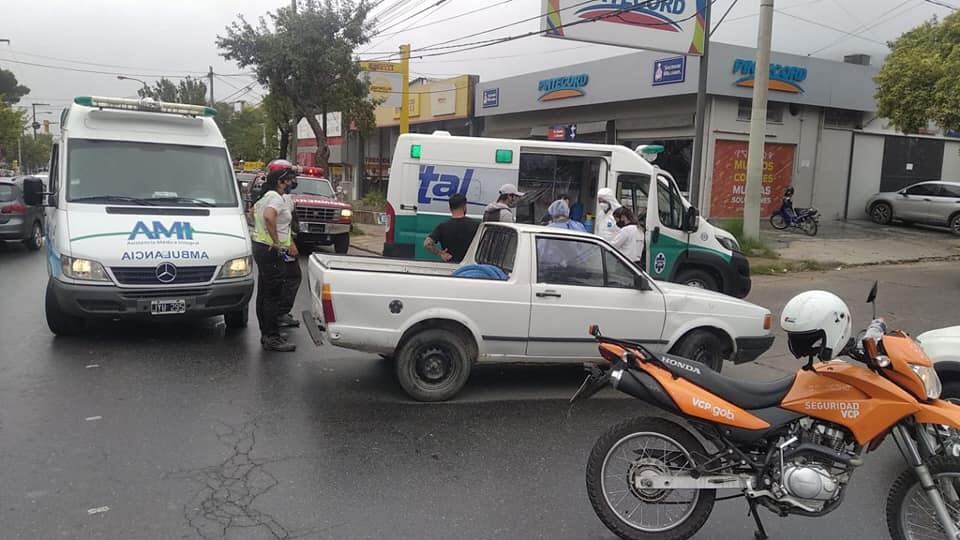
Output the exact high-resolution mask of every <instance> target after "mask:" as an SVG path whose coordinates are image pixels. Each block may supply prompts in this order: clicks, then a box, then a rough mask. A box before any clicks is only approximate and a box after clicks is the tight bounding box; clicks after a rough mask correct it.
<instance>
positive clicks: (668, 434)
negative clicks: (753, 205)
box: [571, 285, 960, 540]
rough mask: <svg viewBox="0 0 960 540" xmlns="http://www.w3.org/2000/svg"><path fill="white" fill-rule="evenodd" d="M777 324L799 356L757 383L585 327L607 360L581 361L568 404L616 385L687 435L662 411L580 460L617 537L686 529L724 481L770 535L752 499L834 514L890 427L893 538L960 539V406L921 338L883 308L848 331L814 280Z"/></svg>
mask: <svg viewBox="0 0 960 540" xmlns="http://www.w3.org/2000/svg"><path fill="white" fill-rule="evenodd" d="M870 296H871V298H870V300H871V301H872V300H873V299H874V298H875V296H876V285H874V289H873V290H872V291H871V295H870ZM781 325H782V326H783V327H784V329H785V330H786V331H787V334H788V339H789V345H790V350H791V352H792V353H793V354H794V356H796V357H797V358H798V359H806V364H805V365H804V366H803V368H801V369H800V370H799V371H798V372H797V373H796V374H795V375H792V376H789V377H786V378H784V379H780V380H776V381H770V382H761V383H756V382H747V381H742V380H738V379H731V378H728V377H725V376H723V375H720V374H719V373H716V372H715V371H713V370H710V369H708V368H707V367H706V366H704V365H702V364H699V363H697V362H694V361H691V360H687V359H685V358H679V357H675V356H670V355H656V354H654V353H652V352H651V351H649V350H648V349H647V348H645V347H644V346H643V345H642V344H639V343H636V342H632V341H627V340H621V339H613V338H608V337H605V336H603V335H602V334H601V333H600V329H599V328H598V327H596V326H593V327H591V328H590V333H591V335H593V336H594V338H595V339H596V340H597V342H598V343H599V350H600V354H601V356H602V357H603V358H604V359H605V360H606V361H607V362H608V363H609V364H608V365H605V366H604V367H602V368H601V367H598V366H593V367H591V368H589V370H590V374H589V375H588V376H587V379H586V380H585V381H584V383H583V385H581V387H580V389H579V390H577V393H576V394H575V395H574V397H573V398H572V399H571V402H575V401H578V400H582V399H587V398H589V397H590V396H592V395H593V394H595V393H596V392H598V391H599V390H600V389H602V388H604V387H606V386H613V387H614V388H616V389H618V390H620V391H621V392H624V393H626V394H629V395H631V396H633V397H635V398H638V399H641V400H643V401H645V402H647V403H649V404H651V405H654V406H656V407H658V408H661V409H663V410H666V411H669V412H671V413H673V414H676V415H678V416H680V417H682V418H683V419H684V420H686V421H687V423H688V425H689V426H690V427H692V429H693V430H694V431H695V432H696V434H697V435H695V434H694V433H693V432H691V430H690V429H688V428H687V427H684V425H681V424H680V423H677V422H676V421H673V420H669V419H666V418H659V417H638V418H634V419H631V420H627V421H625V422H622V423H620V424H618V425H616V426H613V427H612V428H610V429H609V430H608V431H607V432H606V433H605V434H604V435H603V436H601V437H600V439H599V440H598V441H597V442H596V444H595V445H594V447H593V451H592V452H591V454H590V458H589V462H588V464H587V474H586V483H587V491H588V495H589V498H590V502H591V504H592V506H593V508H594V510H595V512H596V513H597V516H598V517H599V518H600V520H601V521H602V522H603V523H604V524H605V525H606V526H607V527H608V528H609V529H610V530H611V531H613V532H614V533H616V534H617V535H618V536H620V537H621V538H624V539H631V540H636V539H653V538H658V539H685V538H690V537H691V536H693V535H694V534H695V533H696V532H697V531H698V530H699V529H700V528H701V527H702V526H703V525H704V523H705V522H706V521H707V518H708V517H709V515H710V512H711V510H712V509H713V504H714V502H715V501H716V500H720V499H718V497H717V490H718V489H729V490H736V491H739V492H740V493H739V494H737V495H733V497H745V498H746V502H747V505H748V507H749V510H750V514H751V515H752V516H753V518H754V521H755V524H756V527H757V533H756V538H760V539H762V538H766V533H765V531H764V528H763V524H762V523H761V521H760V517H759V515H758V513H757V508H758V506H764V507H765V508H767V509H769V510H770V511H772V512H773V513H775V514H777V515H778V516H781V517H784V516H787V515H791V514H796V515H803V516H811V517H818V516H823V515H826V514H827V513H830V512H832V511H833V510H835V509H836V508H837V507H839V506H840V503H841V502H842V501H843V498H844V494H845V492H846V489H847V485H848V483H849V482H850V480H851V478H852V475H853V473H854V471H855V470H856V469H857V468H858V467H859V466H861V465H862V464H863V463H864V459H865V456H866V454H868V453H870V452H872V451H873V450H876V449H877V447H879V446H880V444H881V443H882V442H883V441H884V439H886V438H887V437H888V436H892V437H893V439H894V440H895V441H896V443H897V447H898V449H899V450H900V452H901V454H902V455H903V457H904V459H905V460H906V462H907V464H908V465H909V467H908V468H907V469H905V470H904V471H903V472H902V473H901V474H900V475H899V476H898V478H897V479H896V481H895V482H894V484H893V487H892V488H891V490H890V493H889V495H888V497H887V507H886V518H887V525H888V529H889V531H890V534H891V536H892V537H893V538H894V539H896V540H900V539H907V538H918V537H921V538H951V539H956V538H960V529H958V520H960V459H958V458H956V457H950V456H955V455H957V454H955V453H953V451H952V450H955V449H956V448H950V445H955V443H954V442H953V438H952V437H951V434H950V433H951V432H952V433H955V431H954V430H955V429H960V406H957V405H954V404H952V403H948V402H946V401H943V400H940V399H938V398H939V395H940V390H941V387H940V380H939V379H938V377H937V373H936V371H935V370H934V369H933V364H932V362H931V361H930V359H929V358H927V357H926V355H925V354H924V353H923V351H922V350H921V349H920V348H919V347H918V346H917V343H916V342H915V341H914V340H913V339H911V338H910V337H909V336H908V335H907V334H905V333H903V332H901V331H893V332H888V330H887V328H886V324H885V323H884V322H883V320H882V319H875V320H874V321H873V322H872V323H871V324H870V326H869V328H868V329H867V330H865V331H864V332H862V333H861V334H860V336H858V337H857V338H856V339H849V336H850V333H851V332H850V330H851V321H850V312H849V309H848V308H847V306H846V305H845V304H844V303H843V301H842V300H840V299H839V298H837V297H836V296H834V295H832V294H830V293H827V292H824V291H808V292H806V293H802V294H800V295H798V296H797V297H795V298H794V299H792V300H791V301H790V302H789V303H788V304H787V306H786V307H785V308H784V312H783V314H782V316H781ZM841 355H844V356H848V357H849V358H851V359H852V360H854V361H855V362H845V361H841V360H836V359H835V358H837V357H839V356H841ZM701 439H705V440H707V441H709V443H710V445H711V446H712V447H713V448H714V449H712V450H707V449H706V448H705V447H704V445H703V444H701V442H700V440H701ZM733 497H725V498H733Z"/></svg>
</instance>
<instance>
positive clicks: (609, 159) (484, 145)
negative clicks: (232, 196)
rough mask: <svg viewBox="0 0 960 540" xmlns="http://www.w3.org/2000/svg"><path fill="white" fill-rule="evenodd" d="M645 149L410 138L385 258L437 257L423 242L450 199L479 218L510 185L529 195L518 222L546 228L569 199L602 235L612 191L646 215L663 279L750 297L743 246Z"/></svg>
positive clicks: (397, 155)
mask: <svg viewBox="0 0 960 540" xmlns="http://www.w3.org/2000/svg"><path fill="white" fill-rule="evenodd" d="M641 150H643V152H644V153H641V152H639V151H633V150H631V149H629V148H627V147H625V146H619V145H606V144H585V143H573V142H552V141H539V140H513V139H489V138H482V137H454V136H450V135H449V134H447V133H442V132H439V133H435V134H433V135H426V134H423V135H421V134H405V135H401V136H400V138H399V139H398V141H397V145H396V149H395V151H394V156H393V162H392V163H391V168H390V182H389V186H388V189H387V205H386V214H387V232H386V243H385V244H384V255H386V256H393V257H402V258H417V259H435V257H434V256H433V255H431V254H429V253H428V252H427V251H426V250H424V249H423V240H424V238H425V237H426V236H427V235H428V234H429V233H430V231H432V230H433V228H434V227H435V226H436V225H437V224H438V223H440V222H441V221H443V220H445V219H447V218H448V217H449V215H450V210H449V207H448V204H447V201H448V200H449V198H450V195H453V194H454V193H462V194H464V195H466V196H467V200H468V211H467V214H468V215H469V216H471V217H475V218H478V219H479V218H481V217H482V214H483V208H484V207H485V206H486V205H487V204H489V203H491V202H493V201H495V200H496V199H497V194H498V190H499V188H500V186H501V185H503V184H507V183H511V184H515V185H518V186H519V190H520V191H521V192H523V193H524V196H523V197H522V198H521V199H520V201H519V203H518V205H517V207H516V208H515V209H514V213H515V215H516V218H517V221H518V222H520V223H539V222H540V221H541V219H542V218H543V216H545V215H546V213H547V206H549V205H550V203H551V202H553V201H554V200H555V199H556V198H557V197H558V196H559V195H560V194H561V193H562V194H566V195H567V196H569V197H570V200H571V204H572V205H573V207H574V208H573V209H572V211H571V218H574V219H578V220H579V221H581V222H583V223H584V224H585V225H586V226H587V230H588V231H591V232H593V231H595V227H596V225H597V224H596V220H595V216H597V215H598V214H599V207H598V202H597V191H598V190H599V189H600V188H604V187H607V188H610V189H613V190H614V193H616V195H617V198H618V199H619V201H620V202H621V203H622V204H623V205H624V206H629V207H630V208H631V209H632V210H634V212H635V213H636V214H637V215H638V216H644V215H645V216H646V218H645V226H646V230H647V236H646V246H647V247H646V261H645V262H646V268H647V272H648V273H649V274H650V275H651V276H652V277H653V278H654V279H659V280H663V281H673V282H677V283H683V284H687V285H691V286H696V287H702V288H706V289H711V290H714V291H720V292H723V293H726V294H729V295H731V296H736V297H739V298H743V297H745V296H746V295H747V294H748V293H749V292H750V264H749V262H748V261H747V258H746V257H745V256H744V255H743V254H742V253H741V252H740V246H739V244H738V243H737V241H736V239H735V238H734V237H733V235H731V234H730V233H728V232H727V231H724V230H723V229H720V228H718V227H715V226H713V225H711V224H710V223H708V222H707V221H706V220H704V219H703V218H702V217H700V214H699V212H698V211H697V209H696V208H695V207H693V205H692V204H690V202H689V201H687V200H686V199H685V198H684V197H683V195H682V194H681V193H680V190H679V189H678V188H677V185H676V182H675V181H674V180H673V177H672V176H670V174H669V173H667V172H666V171H663V170H661V169H659V168H657V167H656V166H654V165H653V164H652V163H651V162H650V161H648V159H650V160H653V159H654V157H653V154H655V152H656V150H658V149H657V148H654V147H646V148H644V149H641ZM644 155H646V156H648V159H645V158H644V157H643V156H644ZM654 179H656V180H655V181H654ZM574 214H576V215H574Z"/></svg>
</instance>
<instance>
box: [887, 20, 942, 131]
mask: <svg viewBox="0 0 960 540" xmlns="http://www.w3.org/2000/svg"><path fill="white" fill-rule="evenodd" d="M890 48H891V50H892V52H891V53H890V55H889V56H888V57H887V59H886V61H885V63H884V65H883V67H882V68H881V70H880V73H879V74H878V75H877V76H876V78H875V79H874V80H875V81H876V83H877V87H878V88H877V95H876V98H877V110H878V113H879V114H880V115H881V116H883V117H885V118H889V119H890V120H891V122H893V124H894V125H895V126H896V127H897V128H899V129H900V130H902V131H904V132H905V133H916V132H917V131H918V130H919V129H920V128H923V127H926V126H927V123H928V122H929V121H930V120H933V121H934V122H936V123H937V125H939V126H940V127H942V128H944V129H957V128H960V94H958V92H957V88H960V86H958V85H960V12H958V13H953V14H951V15H949V16H948V17H946V18H945V19H943V20H942V21H939V20H937V19H932V20H930V21H927V22H925V23H923V24H921V25H920V26H918V27H916V28H914V29H912V30H910V31H909V32H907V33H905V34H903V35H902V36H900V37H899V38H897V40H896V41H893V42H891V43H890Z"/></svg>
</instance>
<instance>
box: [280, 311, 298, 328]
mask: <svg viewBox="0 0 960 540" xmlns="http://www.w3.org/2000/svg"><path fill="white" fill-rule="evenodd" d="M277 326H279V327H280V328H300V321H298V320H297V319H295V318H293V316H292V315H290V314H289V313H284V314H283V315H281V316H279V317H277Z"/></svg>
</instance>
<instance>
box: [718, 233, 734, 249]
mask: <svg viewBox="0 0 960 540" xmlns="http://www.w3.org/2000/svg"><path fill="white" fill-rule="evenodd" d="M716 238H717V242H720V245H721V246H723V247H725V248H727V249H729V250H730V251H740V244H738V243H737V240H736V239H735V238H731V237H729V236H717V237H716Z"/></svg>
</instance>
